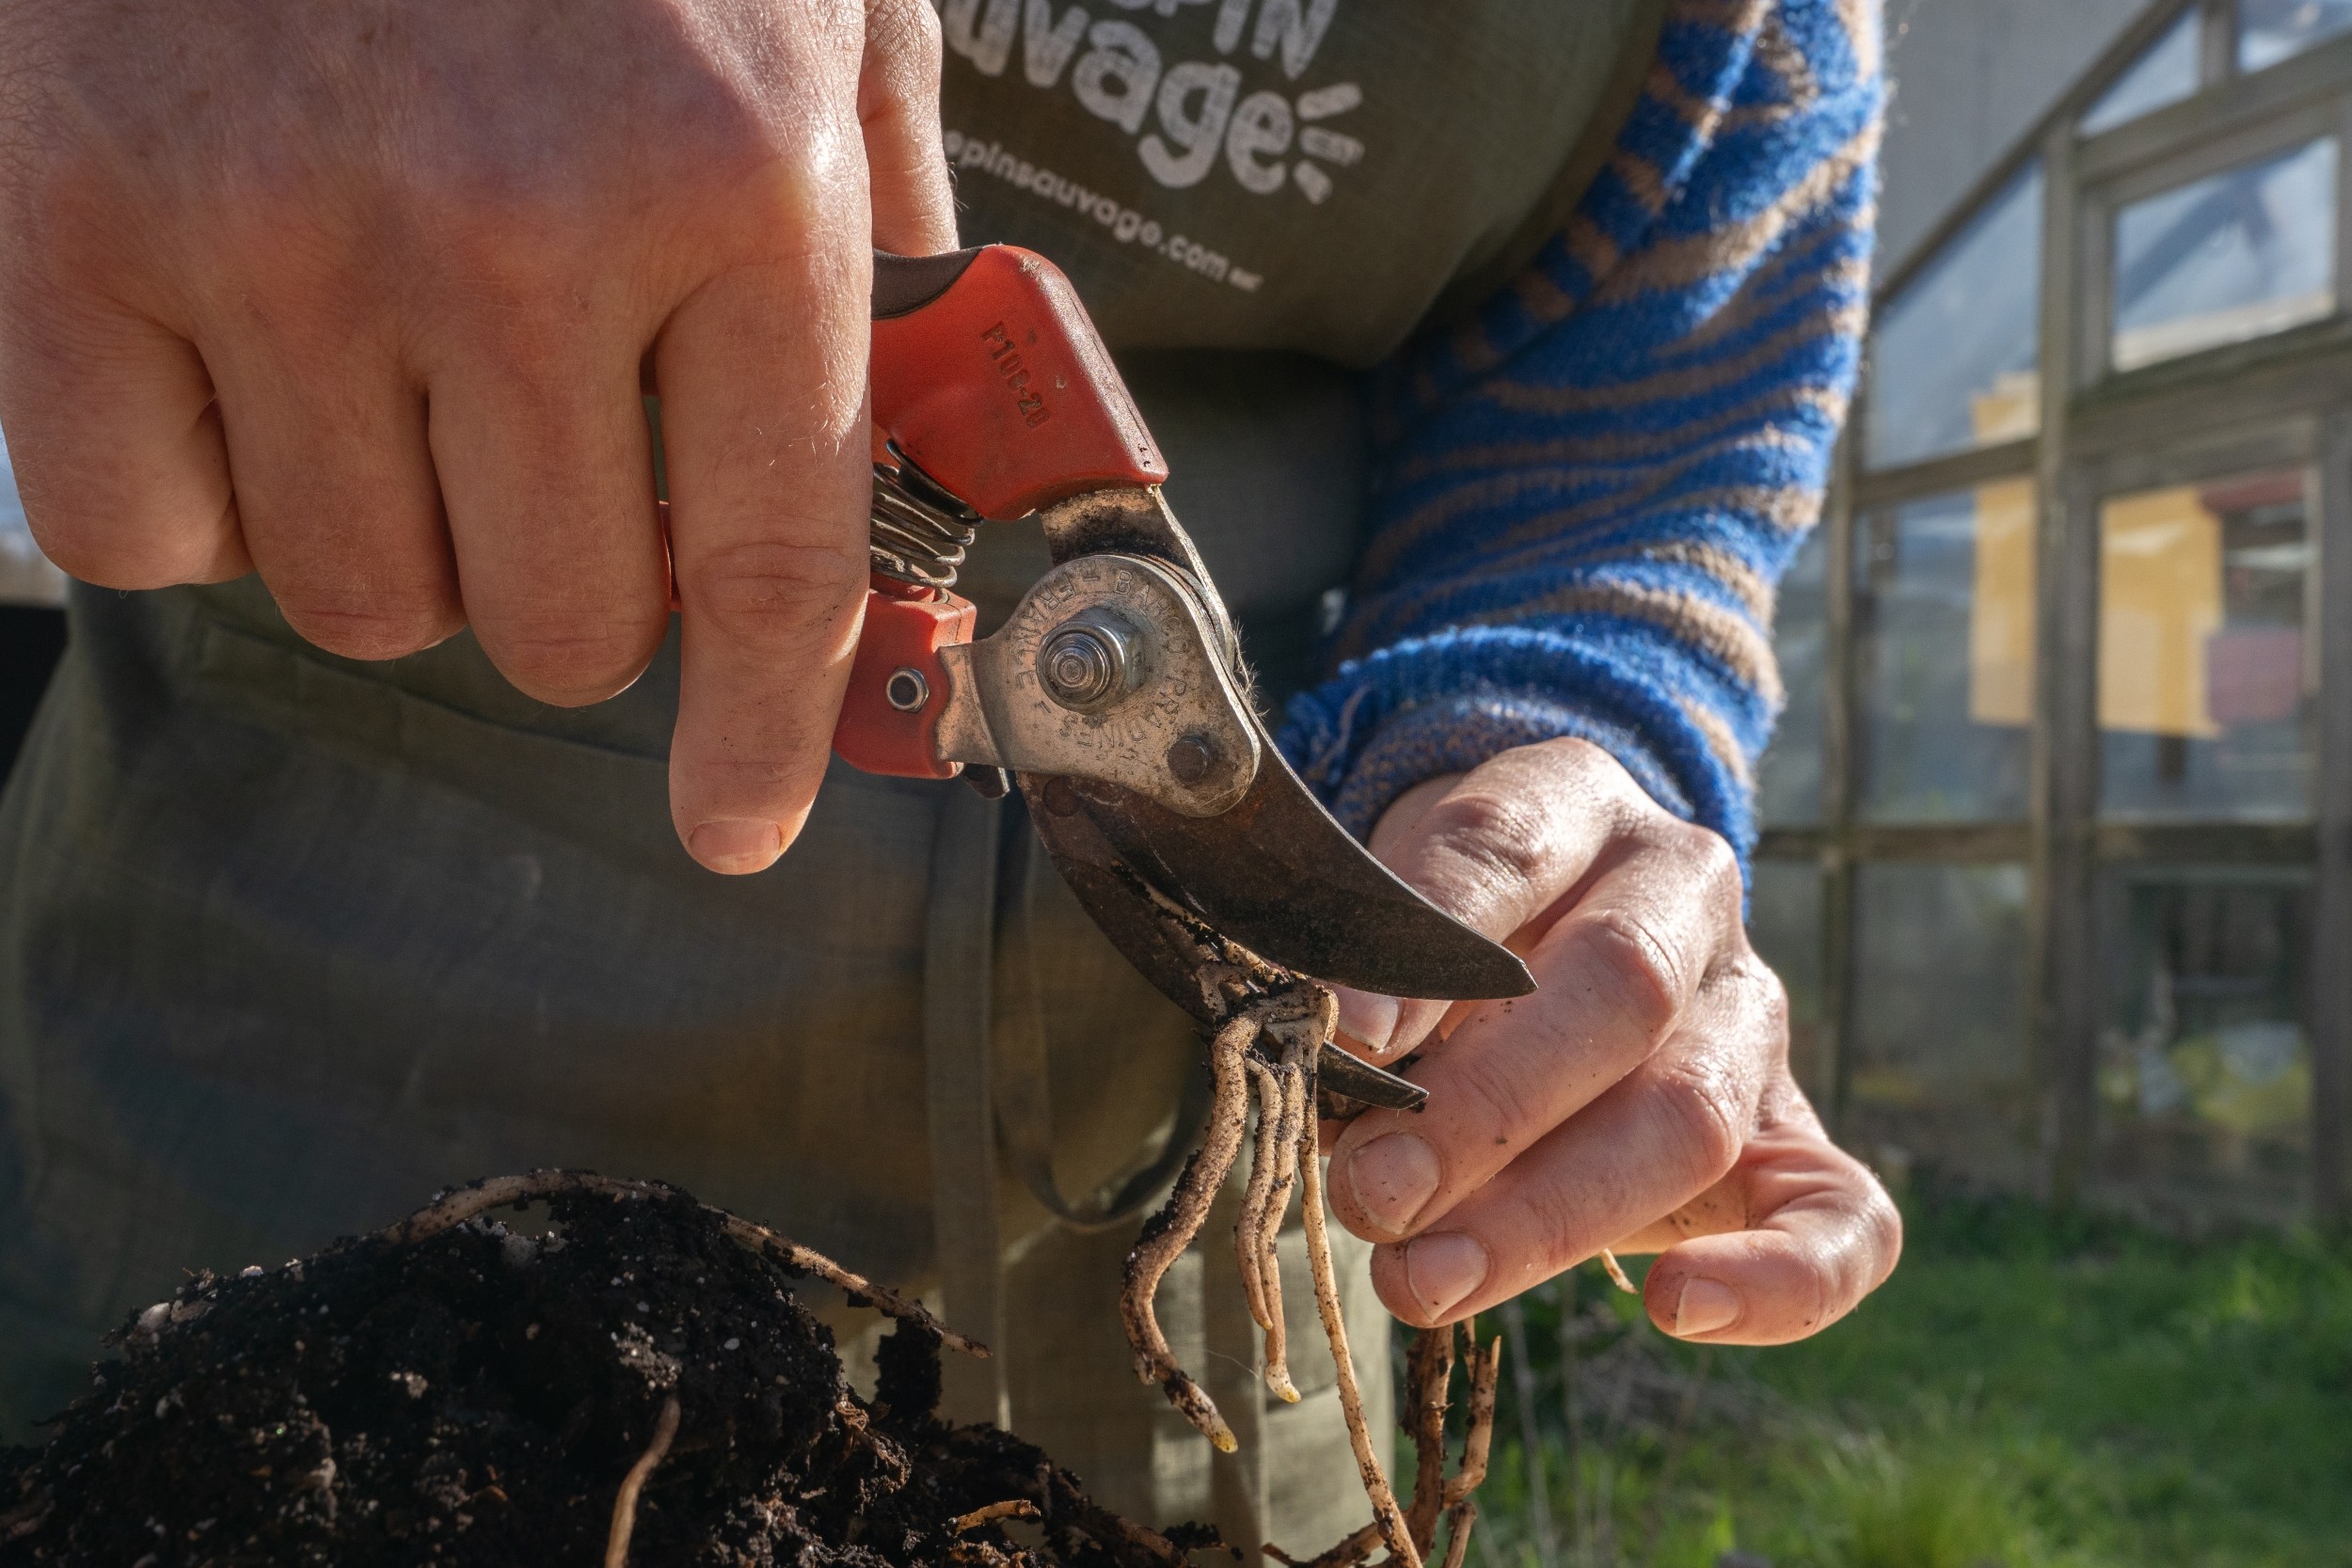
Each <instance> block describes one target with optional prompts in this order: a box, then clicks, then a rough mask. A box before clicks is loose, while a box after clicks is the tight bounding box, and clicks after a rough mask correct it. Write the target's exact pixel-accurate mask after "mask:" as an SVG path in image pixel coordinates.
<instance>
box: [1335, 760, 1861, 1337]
mask: <svg viewBox="0 0 2352 1568" xmlns="http://www.w3.org/2000/svg"><path fill="white" fill-rule="evenodd" d="M1372 848H1373V852H1374V853H1375V854H1376V855H1377V856H1379V858H1380V859H1381V860H1382V861H1383V862H1385V863H1387V864H1388V865H1389V866H1390V867H1391V869H1392V870H1394V871H1395V872H1396V873H1397V875H1399V876H1400V877H1402V878H1404V879H1405V880H1406V881H1407V882H1409V883H1411V884H1412V885H1413V886H1414V887H1416V888H1418V889H1420V890H1421V891H1422V893H1423V894H1424V895H1427V896H1429V897H1430V898H1431V899H1432V900H1433V901H1434V902H1436V903H1437V904H1438V907H1439V908H1441V909H1444V910H1447V911H1450V912H1452V913H1453V914H1454V915H1456V916H1457V917H1459V918H1461V919H1462V920H1464V921H1466V922H1467V923H1468V924H1470V926H1472V927H1476V928H1477V929H1479V930H1481V931H1483V932H1485V933H1486V935H1488V936H1490V937H1493V938H1495V939H1497V940H1498V941H1503V942H1507V943H1508V945H1509V946H1510V947H1511V948H1512V950H1513V951H1515V952H1517V953H1518V954H1519V955H1520V956H1521V957H1522V958H1525V959H1526V960H1527V963H1528V967H1529V968H1530V969H1531V970H1533V971H1534V975H1535V979H1536V981H1537V984H1538V987H1539V989H1538V990H1536V991H1535V992H1534V994H1533V995H1531V996H1524V997H1520V998H1518V999H1516V1000H1514V1001H1507V1002H1482V1003H1456V1004H1452V1005H1449V1004H1446V1003H1442V1002H1413V1001H1408V1002H1405V1003H1403V1004H1402V1005H1401V1006H1400V1005H1399V1004H1397V1003H1394V1002H1391V1001H1390V1000H1388V999H1387V998H1383V997H1373V996H1367V995H1364V994H1362V993H1359V992H1346V991H1343V992H1342V993H1341V1013H1340V1018H1341V1028H1342V1030H1343V1035H1344V1036H1346V1037H1347V1038H1343V1039H1342V1041H1341V1044H1343V1046H1348V1047H1349V1048H1350V1049H1354V1050H1356V1051H1357V1052H1358V1053H1359V1054H1360V1055H1363V1056H1364V1057H1366V1058H1367V1059H1368V1060H1372V1061H1375V1062H1392V1061H1394V1060H1395V1059H1396V1058H1398V1057H1400V1056H1403V1055H1404V1054H1405V1053H1406V1052H1407V1051H1408V1050H1409V1049H1411V1048H1412V1047H1415V1046H1420V1047H1422V1051H1423V1055H1422V1059H1421V1060H1420V1061H1419V1062H1418V1063H1417V1064H1416V1065H1415V1066H1414V1067H1413V1069H1411V1073H1410V1076H1411V1077H1412V1078H1413V1080H1414V1081H1415V1082H1416V1083H1419V1084H1421V1085H1423V1086H1424V1087H1426V1088H1427V1089H1428V1090H1429V1103H1428V1105H1427V1107H1426V1108H1425V1109H1424V1110H1423V1111H1422V1112H1421V1113H1419V1114H1413V1113H1407V1112H1396V1111H1375V1112H1372V1113H1370V1114H1368V1115H1366V1116H1364V1117H1360V1118H1359V1119H1358V1120H1357V1121H1355V1122H1353V1123H1352V1124H1350V1125H1349V1126H1348V1127H1347V1128H1346V1129H1345V1130H1344V1131H1343V1132H1342V1133H1341V1134H1340V1136H1339V1138H1338V1140H1337V1142H1336V1143H1335V1145H1334V1146H1333V1150H1332V1158H1331V1180H1330V1184H1329V1185H1330V1193H1331V1207H1332V1209H1333V1211H1334V1212H1336V1213H1337V1214H1338V1216H1339V1219H1340V1221H1341V1223H1342V1224H1343V1225H1345V1226H1346V1227H1348V1228H1349V1229H1350V1230H1353V1231H1355V1232H1356V1233H1357V1234H1358V1235H1359V1236H1362V1237H1365V1238H1366V1239H1368V1240H1371V1241H1375V1242H1378V1243H1383V1244H1382V1245H1380V1246H1379V1247H1377V1248H1376V1249H1375V1252H1374V1255H1373V1280H1374V1283H1375V1286H1376V1287H1377V1288H1378V1290H1379V1292H1380V1297H1381V1299H1382V1300H1383V1301H1384V1302H1386V1303H1387V1304H1388V1306H1389V1308H1390V1309H1391V1311H1393V1312H1394V1313H1396V1315H1397V1316H1398V1317H1400V1318H1403V1319H1404V1320H1406V1322H1408V1323H1416V1324H1421V1325H1433V1324H1438V1323H1452V1322H1455V1321H1458V1320H1459V1319H1462V1318H1464V1317H1467V1316H1469V1315H1470V1314H1471V1313H1473V1312H1481V1311H1484V1310H1486V1308H1487V1307H1492V1306H1494V1305H1495V1304H1497V1303H1498V1302H1501V1301H1503V1300H1505V1299H1506V1298H1508V1297H1510V1296H1514V1295H1517V1294H1518V1292H1520V1291H1524V1290H1526V1289H1527V1288H1528V1287H1530V1286H1532V1285H1535V1284H1537V1283H1539V1282H1541V1281H1543V1280H1545V1279H1549V1277H1551V1276H1552V1275H1556V1274H1558V1273H1560V1272H1561V1271H1562V1270H1564V1269H1567V1268H1571V1267H1573V1266H1574V1265H1576V1264H1577V1263H1579V1262H1581V1261H1582V1260H1583V1259H1587V1258H1590V1257H1592V1256H1594V1255H1595V1254H1597V1252H1599V1251H1600V1250H1601V1249H1602V1248H1603V1247H1609V1248H1612V1249H1613V1250H1615V1251H1618V1252H1660V1253H1662V1254H1663V1256H1662V1257H1661V1258H1660V1259H1659V1260H1658V1261H1657V1263H1656V1264H1655V1265H1654V1266H1653V1267H1652V1268H1651V1269H1650V1271H1649V1277H1648V1280H1647V1282H1646V1283H1645V1288H1644V1291H1643V1294H1644V1296H1645V1304H1646V1306H1647V1307H1648V1310H1649V1315H1650V1318H1651V1321H1652V1322H1654V1323H1657V1325H1658V1326H1659V1327H1660V1328H1661V1329H1663V1330H1664V1331H1665V1332H1667V1333H1669V1334H1676V1335H1679V1336H1680V1337H1682V1338H1687V1339H1700V1340H1707V1341H1710V1342H1714V1343H1718V1344H1747V1345H1762V1344H1777V1343H1781V1342H1783V1341H1786V1340H1789V1339H1797V1338H1804V1336H1806V1335H1808V1334H1812V1333H1814V1332H1816V1331H1818V1330H1820V1328H1822V1327H1824V1326H1826V1325H1827V1324H1829V1323H1833V1322H1835V1321H1836V1319H1838V1318H1840V1317H1842V1316H1844V1315H1845V1314H1846V1313H1847V1312H1848V1311H1850V1310H1851V1309H1852V1307H1854V1305H1855V1304H1856V1303H1857V1302H1859V1301H1860V1300H1861V1299H1862V1298H1863V1297H1864V1296H1865V1295H1867V1294H1868V1293H1869V1292H1870V1291H1872V1290H1874V1289H1876V1288H1877V1287H1878V1285H1879V1283H1880V1282H1881V1281H1883V1279H1884V1278H1885V1277H1886V1275H1888V1274H1889V1273H1890V1272H1891V1271H1892V1270H1893V1268H1894V1266H1895V1259H1896V1258H1897V1256H1898V1255H1899V1253H1900V1251H1901V1248H1902V1223H1901V1220H1900V1219H1899V1217H1898V1216H1897V1214H1896V1212H1895V1208H1894V1205H1893V1204H1892V1203H1891V1202H1889V1201H1888V1199H1887V1196H1886V1194H1885V1191H1884V1190H1883V1188H1882V1187H1881V1186H1880V1185H1879V1183H1878V1181H1877V1180H1876V1179H1875V1178H1873V1177H1872V1176H1871V1174H1870V1173H1869V1171H1868V1170H1867V1169H1866V1168H1864V1166H1863V1165H1862V1164H1860V1163H1859V1162H1857V1161H1855V1160H1854V1159H1853V1158H1852V1157H1851V1156H1850V1155H1848V1154H1847V1153H1845V1152H1844V1151H1843V1150H1842V1149H1840V1148H1837V1147H1836V1145H1835V1144H1833V1143H1831V1142H1830V1140H1829V1137H1828V1135H1827V1133H1826V1132H1823V1130H1822V1127H1821V1123H1820V1118H1819V1117H1816V1116H1815V1115H1814V1112H1813V1108H1812V1106H1811V1105H1809V1104H1808V1103H1806V1101H1805V1098H1804V1093H1803V1091H1802V1090H1800V1089H1799V1088H1798V1087H1797V1085H1796V1081H1795V1080H1794V1079H1793V1078H1792V1077H1790V1075H1789V1071H1788V1001H1787V997H1786V995H1785V993H1784V992H1783V991H1782V990H1781V985H1780V981H1779V979H1778V978H1777V977H1776V976H1775V975H1773V974H1772V971H1771V970H1769V969H1767V968H1766V967H1765V966H1764V964H1763V963H1762V962H1761V961H1760V960H1759V959H1758V958H1756V954H1755V952H1754V951H1753V950H1752V949H1751V948H1750V947H1749V945H1748V941H1747V934H1746V932H1745V930H1744V928H1743V927H1742V923H1741V919H1740V904H1741V896H1740V871H1739V866H1738V863H1736V861H1735V860H1734V858H1733V855H1732V852H1731V849H1730V847H1729V846H1728V845H1726V844H1725V843H1724V841H1723V839H1722V838H1721V837H1719V836H1718V835H1717V834H1715V833H1713V832H1708V830H1706V829H1704V828H1698V827H1694V826H1692V824H1690V823H1687V822H1684V821H1682V820H1680V819H1679V818H1677V817H1675V816H1672V815H1670V814H1669V813H1667V812H1666V811H1664V810H1662V809H1661V807H1659V806H1658V805H1657V803H1656V802H1654V801H1653V800H1650V798H1649V797H1648V796H1647V795H1646V794H1645V793H1644V792H1643V790H1642V789H1641V787H1640V786H1639V785H1638V784H1635V783H1634V782H1633V780H1632V778H1631V777H1630V776H1629V775H1628V774H1627V772H1626V771H1625V769H1624V768H1622V767H1620V766H1619V765H1618V763H1617V762H1616V761H1615V759H1614V758H1613V757H1611V756H1610V755H1609V754H1608V753H1607V752H1602V751H1601V750H1600V749H1598V748H1597V747H1595V746H1592V745H1589V744H1587V743H1586V742H1583V741H1581V740H1555V741H1549V742H1546V743H1544V744H1542V745H1536V746H1528V747H1522V748H1519V749H1518V750H1515V751H1510V752H1503V753H1502V755H1500V756H1498V757H1496V758H1494V759H1493V760H1492V761H1490V762H1488V763H1486V765H1485V766H1483V767H1481V768H1476V769H1475V770H1473V771H1471V772H1470V773H1468V774H1464V775H1458V776H1454V777H1450V778H1443V779H1433V780H1430V781H1429V782H1427V783H1425V784H1421V785H1419V786H1418V787H1416V788H1414V789H1412V790H1410V791H1407V792H1406V794H1405V795H1404V796H1402V797H1401V798H1400V799H1399V800H1397V801H1396V803H1395V804H1394V805H1392V806H1391V807H1390V809H1389V811H1388V812H1387V814H1386V815H1385V816H1383V817H1382V818H1381V821H1380V823H1379V826H1378V828H1377V829H1376V830H1375V832H1374V834H1373V838H1372ZM1433 1032H1434V1037H1433ZM1351 1041H1352V1043H1351Z"/></svg>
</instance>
